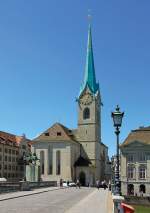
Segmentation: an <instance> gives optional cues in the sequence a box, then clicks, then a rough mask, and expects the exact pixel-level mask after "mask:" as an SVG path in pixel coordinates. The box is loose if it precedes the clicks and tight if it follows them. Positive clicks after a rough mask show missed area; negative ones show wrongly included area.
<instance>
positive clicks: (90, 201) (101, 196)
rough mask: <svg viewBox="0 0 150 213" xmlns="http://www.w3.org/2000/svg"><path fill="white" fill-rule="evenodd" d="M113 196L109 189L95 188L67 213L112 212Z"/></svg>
mask: <svg viewBox="0 0 150 213" xmlns="http://www.w3.org/2000/svg"><path fill="white" fill-rule="evenodd" d="M110 204H111V197H110V192H109V191H108V190H103V189H100V190H97V189H95V190H94V192H92V193H91V194H90V195H88V196H87V197H86V198H84V199H83V200H81V201H80V202H79V203H77V204H76V205H75V206H73V207H72V208H70V209H69V210H68V211H66V212H65V213H81V212H83V213H92V212H93V213H100V212H101V213H108V212H111V209H110V208H111V205H110Z"/></svg>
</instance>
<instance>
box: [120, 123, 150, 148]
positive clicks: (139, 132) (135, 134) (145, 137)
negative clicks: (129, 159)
mask: <svg viewBox="0 0 150 213" xmlns="http://www.w3.org/2000/svg"><path fill="white" fill-rule="evenodd" d="M134 141H139V142H140V143H143V144H145V145H150V126H148V127H140V128H139V129H135V130H132V131H131V132H130V133H129V135H128V137H127V138H126V139H125V141H124V142H123V143H122V144H121V145H120V147H124V146H127V145H129V144H131V143H133V142H134Z"/></svg>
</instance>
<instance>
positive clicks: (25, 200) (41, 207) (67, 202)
mask: <svg viewBox="0 0 150 213" xmlns="http://www.w3.org/2000/svg"><path fill="white" fill-rule="evenodd" d="M93 196H95V198H97V199H98V202H99V203H100V201H102V202H101V207H102V208H106V205H107V201H106V200H107V192H106V191H105V190H103V189H102V190H99V191H98V190H96V189H94V188H81V189H76V188H66V189H60V190H55V191H49V192H44V193H40V194H35V195H30V196H26V197H19V198H14V199H10V200H5V201H0V212H1V213H16V212H19V213H31V212H32V213H34V212H36V213H65V212H66V213H67V212H75V211H77V210H78V212H83V211H82V209H83V207H86V208H87V205H86V203H87V202H88V199H89V201H90V206H91V208H92V209H93V210H94V206H95V203H94V202H96V201H95V198H94V197H93ZM92 197H93V200H92ZM82 201H83V202H82ZM92 205H93V207H92ZM102 208H101V210H102ZM94 212H95V211H94ZM105 212H106V211H103V213H105ZM95 213H96V212H95ZM106 213H107V212H106Z"/></svg>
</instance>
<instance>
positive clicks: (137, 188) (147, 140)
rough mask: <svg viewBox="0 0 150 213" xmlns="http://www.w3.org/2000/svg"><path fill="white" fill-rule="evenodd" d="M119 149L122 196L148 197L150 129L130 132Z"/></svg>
mask: <svg viewBox="0 0 150 213" xmlns="http://www.w3.org/2000/svg"><path fill="white" fill-rule="evenodd" d="M120 149H121V191H122V194H123V195H137V196H149V195H150V127H141V128H139V129H136V130H132V131H131V133H130V134H129V135H128V137H127V138H126V139H125V141H124V143H123V144H122V145H121V147H120Z"/></svg>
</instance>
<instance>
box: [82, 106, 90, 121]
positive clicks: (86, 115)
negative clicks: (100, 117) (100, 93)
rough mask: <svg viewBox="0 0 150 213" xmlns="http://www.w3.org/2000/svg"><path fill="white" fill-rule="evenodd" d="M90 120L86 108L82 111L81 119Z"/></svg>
mask: <svg viewBox="0 0 150 213" xmlns="http://www.w3.org/2000/svg"><path fill="white" fill-rule="evenodd" d="M88 118H90V109H89V108H88V107H86V108H85V109H84V111H83V119H88Z"/></svg>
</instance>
